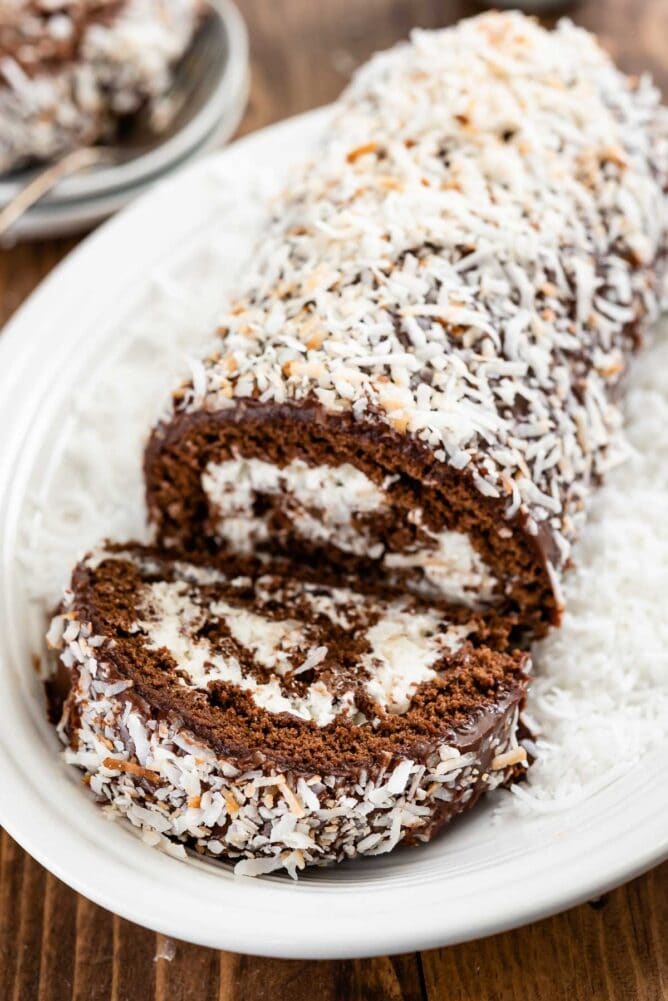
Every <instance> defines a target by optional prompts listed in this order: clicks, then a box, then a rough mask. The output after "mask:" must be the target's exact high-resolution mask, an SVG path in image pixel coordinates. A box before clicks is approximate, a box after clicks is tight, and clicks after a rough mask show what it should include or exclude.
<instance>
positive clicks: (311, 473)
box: [202, 458, 497, 608]
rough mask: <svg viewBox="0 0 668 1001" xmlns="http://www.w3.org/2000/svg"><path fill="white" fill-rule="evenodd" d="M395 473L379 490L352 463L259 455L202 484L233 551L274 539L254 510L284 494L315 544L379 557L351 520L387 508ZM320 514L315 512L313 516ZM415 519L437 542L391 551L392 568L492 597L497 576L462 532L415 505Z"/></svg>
mask: <svg viewBox="0 0 668 1001" xmlns="http://www.w3.org/2000/svg"><path fill="white" fill-rule="evenodd" d="M395 479H396V477H386V479H385V482H384V484H383V486H384V488H385V489H382V488H380V487H378V486H377V485H376V484H375V483H373V481H372V480H370V479H369V477H368V476H366V474H365V473H363V472H361V470H359V469H356V468H355V467H354V466H352V465H350V463H344V464H343V465H341V466H309V465H307V464H306V463H305V462H303V461H302V460H301V459H293V460H292V462H290V463H289V464H288V465H287V466H284V467H282V468H280V467H278V466H275V465H273V464H272V463H269V462H264V460H262V459H243V458H235V459H229V460H228V461H226V462H222V463H217V464H216V463H210V464H209V465H208V466H207V468H206V470H205V472H204V474H203V476H202V486H203V488H204V491H205V493H206V496H207V498H208V500H209V503H210V504H211V506H212V508H213V509H214V510H215V511H216V512H217V514H218V525H217V531H218V534H219V535H220V537H221V539H223V540H224V542H225V543H226V544H227V545H229V546H230V547H231V548H232V549H233V550H234V551H235V552H238V553H244V554H249V553H251V552H253V550H254V548H255V547H256V546H257V545H258V544H259V543H262V542H267V541H268V540H269V529H268V525H267V522H266V520H265V519H264V518H262V517H257V516H256V515H255V514H254V510H253V505H254V503H255V500H256V498H257V497H258V496H260V495H265V496H277V495H278V494H280V493H284V494H286V495H287V498H286V510H287V511H288V512H289V514H290V517H291V518H292V523H293V526H294V528H295V529H296V531H297V532H298V534H299V535H300V536H301V537H302V538H304V539H308V540H309V541H310V542H330V543H332V544H333V545H335V546H337V547H338V548H339V549H341V550H343V551H344V552H350V553H354V554H355V555H357V556H367V557H369V558H370V559H377V558H378V557H380V556H382V554H383V547H382V545H381V544H380V543H378V542H376V543H372V542H371V540H370V539H369V538H368V537H367V535H366V534H365V533H364V532H363V531H361V530H360V527H359V526H358V525H356V524H355V523H354V516H355V515H357V514H366V513H373V512H382V511H383V510H386V509H387V493H386V488H387V487H388V486H389V485H390V484H391V483H392V482H393V481H394V480H395ZM313 511H317V512H318V513H317V515H315V514H313V513H312V512H313ZM412 520H413V522H414V523H415V524H417V525H419V527H420V528H421V530H422V531H423V532H425V533H426V534H427V535H429V536H430V538H431V539H432V540H433V543H434V544H433V546H430V547H429V548H426V547H424V546H423V547H422V548H419V549H416V550H415V551H414V552H404V553H386V554H385V556H384V557H383V561H382V562H383V565H384V566H385V567H386V568H387V569H388V570H404V569H421V570H422V571H423V572H424V586H423V587H422V588H421V589H420V590H422V591H423V592H424V593H425V594H428V595H430V596H431V597H436V596H438V597H442V598H446V599H447V600H448V601H453V602H457V603H460V604H464V605H468V606H469V607H474V608H475V607H478V606H480V605H484V604H488V603H490V602H492V601H493V600H494V589H495V587H496V584H497V579H496V577H495V576H494V575H493V574H492V572H491V570H490V568H489V567H488V565H487V564H486V563H485V561H484V560H483V558H482V557H481V556H480V554H479V553H478V552H477V551H476V550H475V549H474V548H473V545H472V544H471V540H470V538H469V536H468V535H467V534H466V533H465V532H452V531H443V532H433V531H431V530H430V529H429V528H427V526H426V525H425V524H424V522H423V517H422V511H421V510H419V509H418V510H417V511H415V513H414V517H413V518H412Z"/></svg>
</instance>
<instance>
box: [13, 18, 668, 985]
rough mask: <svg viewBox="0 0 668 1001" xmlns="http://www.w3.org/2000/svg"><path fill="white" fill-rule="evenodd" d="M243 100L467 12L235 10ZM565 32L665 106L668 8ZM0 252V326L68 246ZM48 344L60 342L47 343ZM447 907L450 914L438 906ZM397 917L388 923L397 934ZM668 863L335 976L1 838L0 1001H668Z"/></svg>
mask: <svg viewBox="0 0 668 1001" xmlns="http://www.w3.org/2000/svg"><path fill="white" fill-rule="evenodd" d="M239 5H240V7H241V8H242V10H243V13H244V15H245V17H246V20H247V22H248V25H249V28H250V32H251V50H252V74H253V78H252V89H251V96H250V102H249V107H248V111H247V114H246V116H245V118H244V121H243V123H242V126H241V129H240V132H241V133H246V132H249V131H252V130H253V129H256V128H259V127H261V126H263V125H266V124H269V123H270V122H273V121H276V120H278V119H281V118H284V117H286V116H287V115H291V114H297V113H299V112H301V111H305V110H307V109H309V108H312V107H316V106H317V105H320V104H324V103H326V102H328V101H331V100H332V99H333V98H334V97H335V96H336V95H337V94H338V92H339V91H340V90H341V88H342V87H343V86H344V84H345V83H346V81H347V79H348V77H349V76H350V74H351V72H352V70H353V69H354V68H355V66H357V65H359V63H361V62H362V61H363V60H364V59H365V58H367V56H368V55H369V54H370V52H372V51H373V50H375V49H378V48H383V47H385V46H387V45H391V44H392V43H393V42H394V41H396V40H397V39H399V38H402V37H404V36H405V35H406V34H407V32H408V31H409V30H410V28H411V27H412V26H413V25H420V26H423V27H437V26H440V25H445V24H448V23H450V22H452V21H453V20H456V19H457V18H458V17H462V16H466V15H467V14H471V13H474V12H475V11H477V10H478V9H479V8H478V6H477V5H474V4H471V3H466V2H464V0H239ZM572 14H573V16H574V18H575V19H576V20H577V21H578V22H580V23H582V24H584V25H585V26H587V27H589V28H592V29H593V30H595V31H597V32H599V34H601V35H602V37H603V38H604V41H605V43H606V45H607V46H608V47H609V49H610V50H611V51H612V52H613V53H614V55H615V58H616V59H618V60H619V62H620V63H621V65H622V66H624V68H625V69H627V70H628V71H630V72H638V71H642V70H643V69H650V70H651V71H652V72H653V74H654V75H655V78H656V79H657V81H658V83H659V84H660V85H661V87H662V88H663V90H664V93H666V94H668V58H667V56H668V3H666V2H664V0H589V2H587V3H582V4H580V5H579V6H577V7H575V8H573V10H572ZM75 242H76V241H75V240H57V241H56V240H52V241H45V242H42V243H34V244H28V245H23V246H19V247H15V248H13V249H10V250H6V249H5V250H0V322H4V321H5V320H7V319H8V318H9V317H10V316H11V314H12V313H13V312H14V311H15V310H16V309H17V308H18V306H19V305H20V304H21V302H22V301H23V300H24V299H25V297H26V296H27V295H28V294H29V293H30V292H31V291H32V289H33V288H34V287H35V286H36V285H37V284H38V282H39V281H41V279H42V278H43V277H44V276H45V275H47V274H48V273H49V271H50V270H51V269H52V268H53V267H54V265H56V264H57V262H58V261H59V260H60V259H61V258H62V257H64V256H65V254H67V253H68V252H69V250H70V249H71V248H72V247H73V246H74V244H75ZM53 336H54V338H57V336H58V331H57V330H54V332H53ZM443 906H444V907H447V906H448V902H447V900H444V901H443ZM401 920H402V918H401V915H400V914H398V915H397V921H401ZM666 998H668V863H667V864H665V865H663V866H660V867H659V868H657V869H655V870H654V871H653V872H651V873H649V874H648V875H646V876H644V877H641V878H640V879H637V880H634V881H633V882H632V883H630V884H628V885H627V886H625V887H622V888H620V889H618V890H615V891H614V892H612V893H611V894H610V895H609V896H608V897H607V898H605V899H604V900H603V901H600V902H597V903H596V904H595V905H584V906H582V907H578V908H576V909H574V910H572V911H569V912H568V913H567V914H564V915H561V916H559V917H554V918H550V919H548V920H546V921H542V922H538V923H536V924H533V925H531V926H529V927H526V928H523V929H520V930H517V931H513V932H509V933H507V934H504V935H497V936H495V937H493V938H490V939H487V940H484V941H482V942H476V943H472V944H467V945H462V946H457V947H454V948H449V949H441V950H436V951H433V952H427V953H423V954H421V955H418V954H411V955H407V956H399V957H392V958H381V959H367V960H358V961H334V962H319V963H317V962H293V961H289V962H288V961H280V960H268V959H253V958H250V957H247V956H240V955H234V954H232V953H225V952H220V953H218V952H214V951H213V950H210V949H203V948H199V947H197V946H193V945H188V944H186V943H184V942H176V941H173V940H171V939H166V938H165V937H164V936H162V935H156V934H154V933H153V932H150V931H147V930H145V929H143V928H139V927H137V926H136V925H133V924H131V923H129V922H127V921H123V920H122V919H120V918H118V917H115V916H114V915H111V914H109V913H108V912H106V911H104V910H102V909H101V908H99V907H97V906H95V905H94V904H92V903H90V902H89V901H87V900H85V899H84V898H82V897H79V896H78V895H77V894H75V893H74V892H73V891H72V890H70V889H69V888H67V887H66V886H64V885H63V884H62V883H60V882H59V881H58V880H57V879H55V877H53V876H51V875H50V874H47V873H46V872H45V871H44V870H43V869H42V868H41V867H40V866H39V865H38V864H37V863H36V862H34V861H33V860H32V859H31V858H29V856H27V855H26V854H25V853H24V852H23V851H22V850H21V849H20V848H19V847H18V846H17V845H16V844H15V843H14V842H13V841H12V839H11V838H10V837H9V836H8V835H7V834H6V833H4V832H3V833H2V834H1V835H0V1001H238V999H243V1001H315V999H323V1001H527V999H528V1001H562V999H563V1001H603V999H606V1001H608V999H609V1001H663V999H666Z"/></svg>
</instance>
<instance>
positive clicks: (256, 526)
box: [146, 400, 559, 634]
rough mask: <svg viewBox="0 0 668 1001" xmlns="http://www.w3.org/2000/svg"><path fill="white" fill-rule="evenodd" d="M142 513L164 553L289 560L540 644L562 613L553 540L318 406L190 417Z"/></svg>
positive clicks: (439, 466)
mask: <svg viewBox="0 0 668 1001" xmlns="http://www.w3.org/2000/svg"><path fill="white" fill-rule="evenodd" d="M146 482H147V489H148V506H149V511H150V514H151V517H152V520H153V521H154V523H155V524H156V526H157V532H158V537H159V539H160V541H161V543H162V544H165V545H168V546H172V547H176V548H179V549H181V550H183V551H186V552H188V551H191V552H195V551H197V550H198V549H199V550H202V549H203V550H204V551H205V552H208V553H209V555H214V554H218V553H223V554H225V553H232V554H236V555H238V556H249V555H252V554H256V555H260V556H263V555H264V556H266V557H267V558H269V557H273V556H276V555H282V556H289V557H290V558H292V559H295V560H299V561H300V562H302V563H303V564H304V565H305V566H306V567H309V568H311V570H312V571H314V572H317V571H318V570H320V571H322V570H323V568H325V567H333V568H335V569H336V570H338V571H344V572H347V573H355V574H356V575H357V577H358V578H359V579H360V580H361V582H362V584H361V586H362V587H363V586H364V581H367V580H370V581H376V580H381V581H383V582H384V583H385V584H387V585H388V586H391V587H394V588H395V589H396V590H397V591H400V592H401V591H408V592H410V593H413V594H416V595H419V596H421V597H422V598H424V599H425V600H430V601H432V602H435V603H442V604H461V605H463V606H465V607H468V608H471V609H474V610H476V611H482V612H487V613H489V614H490V615H492V616H494V617H496V618H497V619H499V618H503V619H504V620H505V622H506V624H507V625H508V627H509V628H511V629H512V628H516V629H517V631H518V633H519V632H522V633H524V634H541V633H543V632H544V631H545V630H546V629H547V627H548V625H549V624H551V623H554V622H556V621H557V618H558V613H559V606H558V601H557V599H556V597H555V593H554V590H553V587H552V582H551V580H550V576H549V572H548V570H547V569H546V568H547V566H548V564H549V561H550V559H551V558H552V559H553V558H554V553H553V551H552V548H551V547H550V546H549V540H548V539H547V538H546V537H545V536H543V535H542V534H541V533H540V532H536V533H535V534H534V533H533V532H532V531H531V530H530V529H529V528H528V527H527V523H526V519H525V518H524V517H523V516H522V514H518V516H517V517H516V518H515V519H514V520H512V521H508V519H506V518H505V517H504V511H505V509H504V504H503V502H502V501H500V500H499V499H498V498H495V497H491V496H484V495H482V494H481V492H480V490H479V488H478V486H477V485H476V484H475V483H474V482H473V477H472V475H471V474H469V473H467V472H462V471H461V470H456V469H453V468H452V466H449V465H448V464H447V463H443V462H442V461H439V460H438V459H437V458H435V457H434V455H433V452H432V451H431V450H430V449H429V448H427V447H426V446H425V445H424V444H422V443H421V442H420V441H419V440H416V439H414V438H409V437H407V436H406V435H402V434H400V433H399V432H397V431H395V430H394V429H392V428H391V427H388V425H387V424H386V423H385V422H384V421H383V420H382V419H374V417H373V415H369V416H367V417H366V418H363V419H355V418H354V417H353V416H352V415H346V414H328V413H327V411H326V410H325V409H324V408H323V407H322V406H321V405H320V404H319V403H318V401H317V400H311V401H305V402H303V403H299V404H284V405H275V404H264V405H263V404H261V403H257V402H254V401H246V402H243V403H240V404H239V405H238V406H236V407H234V408H230V409H226V410H223V411H220V412H217V413H206V412H203V413H186V414H183V415H182V416H178V417H176V418H175V420H173V421H172V422H170V423H169V424H166V425H163V426H161V427H159V428H158V429H157V430H156V431H155V432H154V434H153V437H152V439H151V442H150V444H149V447H148V450H147V454H146Z"/></svg>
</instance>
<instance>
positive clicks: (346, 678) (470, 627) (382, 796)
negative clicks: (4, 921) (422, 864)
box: [47, 546, 528, 875]
mask: <svg viewBox="0 0 668 1001" xmlns="http://www.w3.org/2000/svg"><path fill="white" fill-rule="evenodd" d="M251 566H252V567H253V570H252V572H251V570H250V568H251ZM480 626H481V623H480V621H479V620H478V619H477V618H476V616H475V615H472V614H471V613H470V612H467V611H466V610H465V609H463V608H459V609H455V610H453V612H452V614H451V615H450V616H446V615H445V614H444V613H443V611H442V610H435V609H434V608H432V607H430V606H426V605H424V604H422V603H421V602H420V601H419V600H418V599H416V598H413V597H402V598H397V597H396V596H393V595H391V594H385V593H383V592H382V591H381V590H378V591H377V592H376V594H375V595H371V594H369V593H360V592H358V591H356V590H354V589H353V588H352V587H351V586H350V585H349V584H345V583H343V582H341V583H339V584H338V585H337V586H334V585H323V584H318V583H313V582H308V581H305V580H304V579H302V578H301V577H299V576H286V575H281V576H277V575H276V574H275V573H273V572H272V573H267V572H266V569H264V570H263V568H261V567H258V565H257V564H254V565H251V564H248V563H244V561H236V562H235V561H230V562H228V563H227V564H226V565H225V567H224V568H221V567H220V566H217V567H211V566H206V565H204V564H202V563H198V564H194V563H188V562H184V561H182V560H178V559H175V558H173V557H171V556H169V555H167V554H165V553H163V552H161V551H158V550H155V549H144V548H140V547H137V546H128V547H126V548H124V549H122V548H119V547H111V548H109V549H107V550H101V551H99V552H96V553H94V554H93V555H90V556H89V557H87V558H86V559H84V560H83V561H82V562H81V563H80V564H79V565H78V566H77V567H76V569H75V571H74V574H73V577H72V582H71V589H70V590H68V592H67V593H66V596H65V598H64V601H63V603H62V606H61V607H60V609H59V610H58V613H57V614H56V616H55V617H54V619H53V621H52V623H51V627H50V630H49V634H48V637H47V639H48V642H49V644H50V646H51V647H52V648H54V649H55V650H56V651H57V654H58V666H57V669H56V671H55V673H54V675H53V677H52V678H51V680H50V681H49V683H48V691H49V699H50V706H51V715H52V718H53V720H54V722H57V726H58V733H59V734H60V737H61V739H62V740H63V742H64V744H65V745H66V750H65V757H66V760H67V761H68V762H69V763H71V764H73V765H76V766H77V767H79V768H80V769H81V770H82V771H83V772H84V782H85V783H86V784H87V785H88V786H89V787H90V790H91V791H92V793H93V794H94V795H95V797H96V798H97V800H98V801H99V802H100V803H102V804H104V805H105V807H106V809H107V810H108V811H109V812H110V813H111V814H112V815H114V816H119V815H122V816H123V817H126V818H127V819H128V820H129V821H130V822H131V823H132V824H133V825H135V826H136V827H138V828H141V830H142V832H143V836H144V838H145V840H147V841H148V842H149V843H154V844H160V845H162V846H163V847H165V848H167V849H168V850H169V851H171V852H172V853H176V854H183V852H184V846H190V847H192V848H193V849H194V850H196V851H197V852H200V853H204V854H208V855H212V856H217V857H221V858H224V859H227V860H238V861H239V863H240V864H239V865H238V871H239V872H241V873H247V874H259V873H265V872H270V871H272V870H274V869H279V868H282V867H283V868H286V869H287V870H288V871H289V872H290V873H291V874H293V875H294V874H295V873H296V871H297V870H299V869H302V868H303V867H304V866H306V865H324V864H326V863H331V862H337V861H340V860H344V859H351V858H353V857H355V856H358V855H378V854H380V853H383V852H388V851H390V850H392V849H393V848H395V847H396V846H397V845H398V844H400V843H402V842H405V843H410V844H418V843H420V842H426V841H429V840H430V839H431V838H432V837H433V836H434V835H435V834H436V832H437V831H438V830H439V829H440V828H441V827H443V825H444V824H446V823H447V822H448V821H449V820H451V819H452V818H453V817H455V816H456V815H457V814H459V813H461V812H462V811H463V810H465V809H468V808H469V807H471V806H473V805H474V804H475V803H476V801H477V800H478V799H479V798H480V797H481V796H482V795H483V794H484V793H485V792H487V791H489V790H491V789H494V788H496V787H497V786H499V785H501V784H503V783H507V782H510V781H511V780H513V779H515V778H517V777H519V776H520V775H521V774H522V773H523V770H524V768H525V765H526V752H525V749H524V748H523V747H522V746H521V744H520V742H519V739H518V733H519V722H518V720H519V714H520V711H521V709H522V706H523V703H524V698H525V692H526V687H527V682H528V678H527V668H528V659H527V656H526V655H525V654H520V653H513V654H505V653H499V652H495V651H494V650H491V649H489V648H487V647H485V646H484V644H483V643H482V642H481V633H480Z"/></svg>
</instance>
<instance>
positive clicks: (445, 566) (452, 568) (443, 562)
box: [383, 526, 497, 608]
mask: <svg viewBox="0 0 668 1001" xmlns="http://www.w3.org/2000/svg"><path fill="white" fill-rule="evenodd" d="M422 527H423V530H424V531H426V532H428V534H429V535H430V536H431V537H432V538H433V539H434V541H435V543H436V545H435V547H434V548H433V549H417V550H416V551H415V552H413V553H386V555H385V556H384V557H383V566H385V567H387V568H388V569H389V570H405V569H411V568H420V569H422V570H423V571H424V576H425V583H426V584H427V587H425V588H423V589H422V590H424V591H425V593H430V594H432V595H438V596H439V597H443V598H446V599H447V600H448V601H453V602H457V603H459V604H463V605H468V606H469V607H470V608H477V607H478V606H480V605H482V604H487V603H489V602H492V601H493V600H494V588H495V586H496V584H497V578H496V577H495V576H494V575H493V573H492V571H491V570H490V568H489V567H488V566H487V564H486V563H485V561H484V560H483V558H482V556H481V555H480V553H478V552H477V551H476V550H475V549H474V548H473V546H472V544H471V540H470V539H469V537H468V535H467V534H466V533H465V532H451V531H444V532H431V531H429V529H427V528H426V527H425V526H422Z"/></svg>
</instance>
